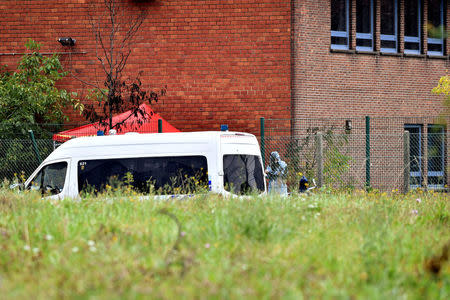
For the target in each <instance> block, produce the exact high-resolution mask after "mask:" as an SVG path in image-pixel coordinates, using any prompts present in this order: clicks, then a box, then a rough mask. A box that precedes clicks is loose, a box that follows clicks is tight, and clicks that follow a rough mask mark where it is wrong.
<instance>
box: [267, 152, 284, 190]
mask: <svg viewBox="0 0 450 300" xmlns="http://www.w3.org/2000/svg"><path fill="white" fill-rule="evenodd" d="M286 173H287V164H286V163H285V162H284V161H282V160H281V157H280V154H279V153H278V152H277V151H274V152H272V153H270V157H269V165H268V166H267V168H266V176H267V179H268V180H269V193H278V194H280V195H282V196H287V194H288V192H287V185H286V182H285V178H286V175H287V174H286Z"/></svg>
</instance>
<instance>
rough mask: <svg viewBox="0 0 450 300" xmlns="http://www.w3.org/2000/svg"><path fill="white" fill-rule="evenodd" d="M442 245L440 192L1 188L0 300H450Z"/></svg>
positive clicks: (444, 212) (444, 221) (444, 224)
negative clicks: (60, 195)
mask: <svg viewBox="0 0 450 300" xmlns="http://www.w3.org/2000/svg"><path fill="white" fill-rule="evenodd" d="M449 241H450V204H449V198H448V194H433V193H428V194H411V195H407V196H404V195H400V194H391V195H386V194H380V193H374V192H372V193H369V194H367V193H363V192H354V193H341V194H332V193H326V192H322V193H318V194H313V195H310V196H301V195H300V196H299V195H297V196H292V197H289V198H285V199H283V198H277V197H265V198H258V197H252V198H249V199H244V200H243V199H223V198H221V197H219V196H214V195H210V196H196V197H193V198H189V199H186V200H182V201H180V200H173V201H151V200H146V201H139V198H138V197H136V196H122V197H107V196H104V197H99V198H88V199H85V200H83V201H81V202H74V201H70V200H64V201H59V202H51V201H47V200H41V199H40V197H39V195H37V194H30V193H27V194H18V193H13V192H10V191H8V190H6V189H1V190H0V248H1V249H0V295H2V296H1V297H2V299H13V298H14V299H23V298H27V299H31V298H32V299H36V298H37V299H47V298H94V299H95V298H101V299H123V298H138V299H139V298H161V299H174V298H203V299H207V298H208V299H209V298H213V299H214V298H216V299H217V298H231V299H235V298H241V299H244V298H245V299H265V298H284V299H302V298H358V299H366V298H370V299H450V262H449V261H446V259H447V260H448V251H447V250H446V248H445V245H446V244H447V245H448V243H449ZM445 253H447V258H446V257H445ZM443 254H444V255H443Z"/></svg>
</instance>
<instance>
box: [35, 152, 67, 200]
mask: <svg viewBox="0 0 450 300" xmlns="http://www.w3.org/2000/svg"><path fill="white" fill-rule="evenodd" d="M68 169H69V160H64V161H58V162H51V163H48V164H46V165H44V166H42V168H41V169H40V170H39V171H38V172H37V173H36V175H35V176H34V177H33V179H32V180H31V181H30V182H29V183H28V185H27V187H26V189H29V190H36V191H40V192H41V194H42V196H45V197H48V198H50V199H60V198H63V195H64V193H63V192H64V190H65V187H66V186H67V184H66V181H67V178H68V176H67V174H68Z"/></svg>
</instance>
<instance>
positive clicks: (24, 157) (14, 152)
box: [0, 138, 54, 180]
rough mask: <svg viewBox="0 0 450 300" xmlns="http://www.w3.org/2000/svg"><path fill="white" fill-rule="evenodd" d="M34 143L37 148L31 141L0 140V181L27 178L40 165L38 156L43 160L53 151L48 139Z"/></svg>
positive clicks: (51, 142)
mask: <svg viewBox="0 0 450 300" xmlns="http://www.w3.org/2000/svg"><path fill="white" fill-rule="evenodd" d="M35 141H36V146H37V148H35V147H34V145H33V142H32V140H31V139H1V138H0V179H4V178H6V179H9V180H12V179H14V177H17V178H19V177H25V178H27V177H28V176H30V175H31V173H32V172H33V171H34V170H35V169H36V167H37V166H39V164H40V160H39V158H38V155H39V156H40V158H41V159H45V158H46V157H47V156H48V155H49V154H50V153H51V152H52V151H53V149H54V142H53V141H52V140H50V139H37V140H35ZM36 150H37V151H36Z"/></svg>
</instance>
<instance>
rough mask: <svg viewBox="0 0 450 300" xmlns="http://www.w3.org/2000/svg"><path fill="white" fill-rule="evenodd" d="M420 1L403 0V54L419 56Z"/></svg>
mask: <svg viewBox="0 0 450 300" xmlns="http://www.w3.org/2000/svg"><path fill="white" fill-rule="evenodd" d="M420 4H421V1H420V0H405V53H406V54H420V52H421V45H420V28H421V26H420V24H421V22H420V19H421V9H420Z"/></svg>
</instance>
